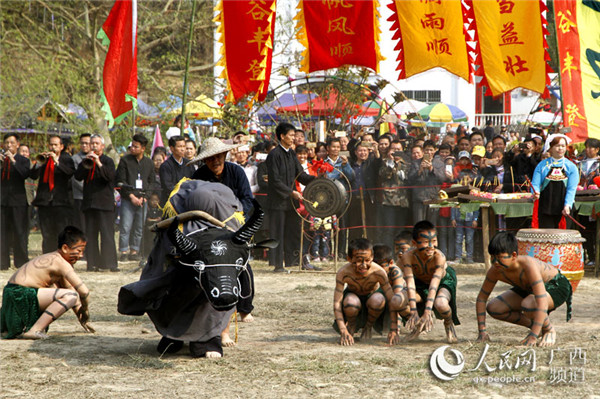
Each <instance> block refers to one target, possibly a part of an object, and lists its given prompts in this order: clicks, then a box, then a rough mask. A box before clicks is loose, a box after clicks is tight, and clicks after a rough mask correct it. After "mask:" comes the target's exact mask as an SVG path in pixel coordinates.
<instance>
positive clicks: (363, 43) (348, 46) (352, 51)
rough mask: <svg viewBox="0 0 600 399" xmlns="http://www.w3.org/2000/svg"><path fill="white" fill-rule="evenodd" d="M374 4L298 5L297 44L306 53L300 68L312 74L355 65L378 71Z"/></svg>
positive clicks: (325, 0)
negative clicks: (298, 43) (300, 45)
mask: <svg viewBox="0 0 600 399" xmlns="http://www.w3.org/2000/svg"><path fill="white" fill-rule="evenodd" d="M378 7H379V2H378V1H377V0H322V1H304V0H300V3H299V4H298V14H297V15H296V17H295V19H296V20H297V27H298V41H299V42H300V43H302V45H303V46H304V48H305V50H304V52H303V53H302V56H303V61H302V66H301V68H300V70H301V71H303V72H307V73H310V72H314V71H320V70H324V69H330V68H337V67H340V66H343V65H357V66H364V67H367V68H371V69H372V70H374V71H375V72H378V71H379V61H380V60H382V59H383V58H382V57H381V54H380V53H379V45H378V41H379V32H380V31H379V13H378V11H377V8H378Z"/></svg>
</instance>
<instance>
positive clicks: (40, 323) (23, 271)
mask: <svg viewBox="0 0 600 399" xmlns="http://www.w3.org/2000/svg"><path fill="white" fill-rule="evenodd" d="M86 241H87V240H86V237H85V235H84V233H83V232H82V231H81V230H79V229H78V228H76V227H73V226H67V227H65V229H64V230H63V231H62V232H61V233H60V234H59V236H58V250H56V251H54V252H50V253H47V254H44V255H41V256H38V257H37V258H34V259H32V260H30V261H29V262H27V263H25V264H24V265H23V266H21V267H20V268H19V269H17V271H16V272H15V273H14V274H13V275H12V276H11V277H10V279H9V280H8V284H7V285H6V286H5V287H4V291H3V295H2V309H0V330H1V332H2V338H4V339H11V338H25V339H46V338H48V335H47V334H46V331H47V328H48V326H49V325H50V323H52V322H53V321H55V320H56V319H58V318H59V317H60V316H61V315H62V314H64V313H65V312H66V311H67V310H69V309H73V311H74V312H75V314H76V315H77V319H78V320H79V323H80V324H81V326H82V327H83V329H84V330H85V331H86V332H94V329H93V328H92V326H90V325H89V324H88V320H89V317H90V313H89V310H88V304H89V294H90V290H89V289H88V288H87V287H86V286H85V284H84V283H83V282H82V281H81V279H80V278H79V276H78V275H77V273H75V270H74V269H73V265H74V264H75V263H76V262H77V260H79V259H81V258H82V257H83V251H84V250H85V245H86Z"/></svg>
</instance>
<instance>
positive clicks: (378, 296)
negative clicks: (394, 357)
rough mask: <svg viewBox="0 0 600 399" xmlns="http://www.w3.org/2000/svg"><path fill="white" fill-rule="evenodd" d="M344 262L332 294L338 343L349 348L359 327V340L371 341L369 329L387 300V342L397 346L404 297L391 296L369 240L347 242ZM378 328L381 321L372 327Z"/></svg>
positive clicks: (377, 319) (404, 301) (392, 293)
mask: <svg viewBox="0 0 600 399" xmlns="http://www.w3.org/2000/svg"><path fill="white" fill-rule="evenodd" d="M348 262H349V263H347V264H346V265H344V266H343V267H342V268H341V269H340V270H339V271H338V272H337V275H336V278H335V292H334V293H333V314H334V316H335V323H334V327H336V330H338V331H339V333H340V335H341V340H340V343H341V344H342V345H344V346H348V345H353V344H354V337H353V335H354V333H355V332H356V331H358V330H359V329H360V328H362V334H361V336H360V337H361V339H364V340H369V339H371V333H372V331H371V330H372V328H373V326H374V325H376V322H378V321H379V320H381V321H382V318H380V316H381V315H382V313H383V311H384V309H385V305H386V301H387V303H388V309H389V311H390V317H391V325H390V332H389V334H388V343H389V344H390V345H392V344H397V343H398V342H399V340H398V316H397V312H398V311H400V310H401V309H402V308H403V307H404V306H406V297H405V296H404V295H403V294H402V293H400V294H394V292H393V291H392V287H391V286H390V283H389V279H388V276H387V273H386V271H385V270H384V269H383V268H382V267H381V266H379V265H378V264H376V263H374V262H373V245H372V244H371V242H370V241H369V240H367V239H365V238H357V239H355V240H352V241H351V242H350V244H349V246H348ZM346 284H347V287H346V289H344V285H346ZM382 327H383V322H381V323H380V325H379V326H377V325H376V330H382Z"/></svg>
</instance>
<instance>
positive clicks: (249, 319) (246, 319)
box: [240, 313, 254, 323]
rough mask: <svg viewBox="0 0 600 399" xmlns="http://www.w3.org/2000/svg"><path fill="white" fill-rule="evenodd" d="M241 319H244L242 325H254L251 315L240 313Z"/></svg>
mask: <svg viewBox="0 0 600 399" xmlns="http://www.w3.org/2000/svg"><path fill="white" fill-rule="evenodd" d="M240 317H241V318H242V323H252V322H253V321H254V317H252V314H251V313H240Z"/></svg>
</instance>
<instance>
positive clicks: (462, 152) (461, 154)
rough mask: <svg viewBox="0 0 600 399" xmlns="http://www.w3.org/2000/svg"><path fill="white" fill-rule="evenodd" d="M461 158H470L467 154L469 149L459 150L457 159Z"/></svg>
mask: <svg viewBox="0 0 600 399" xmlns="http://www.w3.org/2000/svg"><path fill="white" fill-rule="evenodd" d="M461 158H469V159H471V154H469V151H461V152H459V153H458V159H461Z"/></svg>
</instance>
